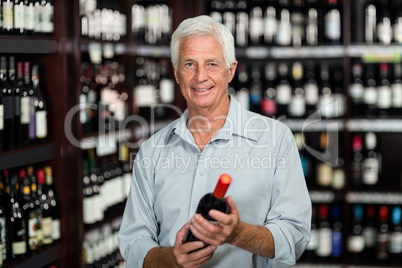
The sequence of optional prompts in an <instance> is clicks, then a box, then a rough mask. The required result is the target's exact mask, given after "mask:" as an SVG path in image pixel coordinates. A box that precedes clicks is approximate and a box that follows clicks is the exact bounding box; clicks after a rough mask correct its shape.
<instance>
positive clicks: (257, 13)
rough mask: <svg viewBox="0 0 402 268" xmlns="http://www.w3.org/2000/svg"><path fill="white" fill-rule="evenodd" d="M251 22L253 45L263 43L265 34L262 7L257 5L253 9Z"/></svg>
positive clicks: (250, 31)
mask: <svg viewBox="0 0 402 268" xmlns="http://www.w3.org/2000/svg"><path fill="white" fill-rule="evenodd" d="M249 22H250V29H249V34H250V43H251V44H252V45H261V44H262V43H263V36H264V20H263V16H262V9H261V7H259V6H255V7H253V8H252V9H251V13H250V20H249Z"/></svg>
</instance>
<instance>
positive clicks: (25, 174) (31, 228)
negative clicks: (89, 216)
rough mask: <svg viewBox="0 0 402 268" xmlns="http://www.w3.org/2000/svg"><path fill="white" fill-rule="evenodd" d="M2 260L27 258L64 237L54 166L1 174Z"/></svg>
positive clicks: (0, 234)
mask: <svg viewBox="0 0 402 268" xmlns="http://www.w3.org/2000/svg"><path fill="white" fill-rule="evenodd" d="M0 199H1V202H0V237H1V239H0V248H1V251H0V252H1V254H0V259H1V260H2V262H3V263H4V264H7V263H9V262H12V261H13V260H19V259H23V258H25V257H27V256H29V255H31V254H33V253H35V252H38V251H40V250H41V249H43V248H46V247H48V246H50V245H51V244H53V243H55V242H56V241H58V240H59V239H60V235H61V232H60V217H59V207H58V200H57V195H56V191H55V189H54V187H53V175H52V168H51V167H50V166H45V167H38V168H36V170H34V167H33V166H28V167H22V168H17V169H12V170H8V169H6V170H2V171H1V173H0Z"/></svg>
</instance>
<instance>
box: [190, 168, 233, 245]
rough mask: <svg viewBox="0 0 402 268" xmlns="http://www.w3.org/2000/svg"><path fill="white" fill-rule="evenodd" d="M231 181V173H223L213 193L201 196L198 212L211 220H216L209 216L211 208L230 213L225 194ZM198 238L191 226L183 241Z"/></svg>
mask: <svg viewBox="0 0 402 268" xmlns="http://www.w3.org/2000/svg"><path fill="white" fill-rule="evenodd" d="M231 182H232V178H231V177H230V175H228V174H222V175H221V176H220V177H219V180H218V183H217V184H216V187H215V190H214V191H213V193H208V194H206V195H204V196H203V197H202V198H201V200H200V202H199V204H198V207H197V210H196V213H199V214H201V215H202V216H203V217H204V218H205V219H207V220H209V221H215V220H214V219H213V218H211V216H209V211H210V210H211V209H216V210H218V211H221V212H223V213H228V209H229V207H228V204H227V202H226V199H225V198H224V196H225V194H226V191H227V189H228V188H229V185H230V183H231ZM197 240H198V238H197V237H195V235H194V234H193V233H192V232H191V230H190V228H188V229H187V233H186V235H185V237H184V240H183V243H187V242H190V241H197Z"/></svg>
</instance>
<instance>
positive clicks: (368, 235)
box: [363, 227, 377, 248]
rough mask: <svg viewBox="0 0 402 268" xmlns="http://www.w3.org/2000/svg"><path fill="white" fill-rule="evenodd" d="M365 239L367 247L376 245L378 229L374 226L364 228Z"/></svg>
mask: <svg viewBox="0 0 402 268" xmlns="http://www.w3.org/2000/svg"><path fill="white" fill-rule="evenodd" d="M363 236H364V241H365V243H366V247H367V248H373V247H375V242H376V238H377V230H376V229H375V228H374V227H366V228H364V229H363Z"/></svg>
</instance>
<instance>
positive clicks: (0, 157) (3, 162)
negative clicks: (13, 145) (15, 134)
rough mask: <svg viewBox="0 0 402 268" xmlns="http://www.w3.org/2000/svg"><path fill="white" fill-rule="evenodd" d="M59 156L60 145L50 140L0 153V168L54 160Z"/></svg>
mask: <svg viewBox="0 0 402 268" xmlns="http://www.w3.org/2000/svg"><path fill="white" fill-rule="evenodd" d="M59 156H60V145H59V143H57V142H52V143H48V144H44V145H37V146H34V147H28V148H21V149H18V150H13V151H9V152H3V153H0V170H3V169H8V168H14V167H19V166H24V165H30V164H35V163H39V162H44V161H49V160H54V159H57V158H59Z"/></svg>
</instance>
